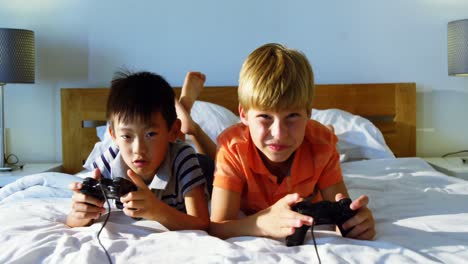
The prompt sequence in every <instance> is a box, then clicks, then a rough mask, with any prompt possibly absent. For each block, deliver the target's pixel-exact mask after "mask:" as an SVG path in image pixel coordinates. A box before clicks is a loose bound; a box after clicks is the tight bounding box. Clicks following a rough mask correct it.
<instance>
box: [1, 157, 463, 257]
mask: <svg viewBox="0 0 468 264" xmlns="http://www.w3.org/2000/svg"><path fill="white" fill-rule="evenodd" d="M342 168H343V173H344V175H345V181H346V184H347V186H348V189H349V190H350V194H351V197H352V198H353V197H357V196H358V195H360V194H367V195H369V197H370V208H371V209H372V211H373V213H374V217H375V220H376V226H377V236H376V238H375V240H374V241H360V240H353V239H348V238H343V237H340V236H338V235H337V234H336V233H334V232H331V231H328V230H319V229H323V228H320V227H316V230H315V238H316V242H317V247H318V252H319V255H320V258H321V260H322V263H463V262H466V261H467V260H468V182H467V181H463V180H459V179H456V178H453V177H449V176H445V175H443V174H441V173H438V172H436V171H434V170H432V168H431V167H430V166H429V165H427V164H426V163H425V162H424V161H422V160H421V159H417V158H413V159H382V160H368V161H359V162H351V163H344V164H343V165H342ZM74 180H80V179H79V178H77V177H75V176H71V175H65V174H58V173H47V174H37V175H31V176H28V177H25V178H23V179H21V180H19V181H17V182H14V183H12V184H10V185H8V186H6V187H4V188H2V189H0V263H106V262H107V258H106V255H105V253H104V251H103V249H102V248H101V247H100V245H99V243H98V241H97V238H96V235H97V232H98V231H99V229H100V227H101V225H102V221H101V222H99V223H96V224H94V225H92V226H90V227H82V228H73V229H72V228H68V227H67V226H65V225H64V221H65V217H66V214H67V213H68V211H69V207H70V198H69V196H70V192H69V191H68V190H67V189H66V186H67V184H68V183H69V182H71V181H74ZM100 238H101V241H102V243H103V245H104V247H105V248H106V249H107V251H108V252H109V254H110V256H111V260H112V262H113V263H240V262H242V263H316V262H317V261H318V260H317V257H316V254H315V249H314V246H313V241H312V239H311V234H310V232H309V234H308V235H307V237H306V241H305V244H304V245H303V246H298V247H286V246H285V244H284V241H283V240H274V239H268V238H258V237H236V238H232V239H228V240H221V239H218V238H215V237H212V236H209V235H208V234H207V233H206V232H203V231H193V230H187V231H176V232H174V231H172V232H170V231H167V230H166V229H165V228H164V227H163V226H161V225H159V224H158V223H155V222H150V221H144V220H142V221H134V220H132V219H131V218H129V217H127V216H125V215H123V214H122V213H121V212H112V213H111V217H110V222H109V223H107V225H106V227H105V228H104V230H103V232H102V233H101V235H100Z"/></svg>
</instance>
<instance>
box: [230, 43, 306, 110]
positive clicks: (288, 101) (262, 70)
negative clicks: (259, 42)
mask: <svg viewBox="0 0 468 264" xmlns="http://www.w3.org/2000/svg"><path fill="white" fill-rule="evenodd" d="M313 93H314V74H313V72H312V67H311V66H310V64H309V61H308V60H307V58H306V56H305V55H304V54H303V53H302V52H300V51H298V50H294V49H289V48H286V47H285V46H283V45H281V44H276V43H270V44H265V45H263V46H261V47H259V48H257V49H255V50H254V51H253V52H252V53H251V54H250V55H249V56H248V57H247V59H246V60H245V61H244V63H243V64H242V69H241V72H240V76H239V89H238V96H239V103H240V105H241V106H242V107H243V108H244V109H245V110H249V109H251V108H255V109H261V110H276V111H278V110H285V109H293V108H306V109H307V110H308V111H309V110H311V109H312V99H313Z"/></svg>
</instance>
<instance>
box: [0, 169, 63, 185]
mask: <svg viewBox="0 0 468 264" xmlns="http://www.w3.org/2000/svg"><path fill="white" fill-rule="evenodd" d="M48 171H55V172H61V171H62V163H26V164H24V166H23V168H22V169H16V170H13V171H2V172H0V187H3V186H5V185H7V184H8V183H11V182H14V181H16V180H17V179H19V178H21V177H24V176H27V175H31V174H36V173H41V172H48Z"/></svg>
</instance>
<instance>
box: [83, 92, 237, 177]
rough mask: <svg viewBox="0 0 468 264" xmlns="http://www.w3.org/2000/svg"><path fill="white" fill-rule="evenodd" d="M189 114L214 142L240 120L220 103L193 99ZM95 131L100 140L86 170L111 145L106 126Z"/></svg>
mask: <svg viewBox="0 0 468 264" xmlns="http://www.w3.org/2000/svg"><path fill="white" fill-rule="evenodd" d="M191 116H192V119H193V121H195V122H197V123H198V125H199V126H200V127H201V128H202V129H203V131H205V133H206V134H207V135H208V136H209V137H210V138H211V140H213V142H215V143H217V141H216V138H217V137H218V135H219V134H220V133H221V132H222V131H223V130H224V129H226V128H228V127H230V126H232V125H234V124H236V123H238V122H240V119H239V117H238V116H236V115H235V114H234V113H233V112H232V111H230V110H229V109H227V108H225V107H223V106H221V105H217V104H213V103H209V102H204V101H195V103H194V104H193V107H192V112H191ZM96 133H97V136H98V138H99V139H100V140H101V141H99V142H97V143H96V144H95V145H94V148H93V150H92V151H91V153H90V154H89V156H88V158H87V159H86V162H85V164H84V165H83V167H84V168H86V169H88V170H92V169H93V162H94V161H95V160H96V159H99V158H100V156H101V154H102V153H104V151H106V150H108V149H109V148H110V147H111V146H112V145H113V142H112V139H111V136H110V134H109V131H108V129H107V127H106V126H99V127H97V128H96ZM186 142H187V143H188V144H190V145H191V146H192V147H194V148H195V149H196V147H195V144H194V143H193V142H192V141H191V140H190V139H189V138H187V140H186Z"/></svg>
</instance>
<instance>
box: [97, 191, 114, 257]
mask: <svg viewBox="0 0 468 264" xmlns="http://www.w3.org/2000/svg"><path fill="white" fill-rule="evenodd" d="M99 188H100V189H101V192H102V195H103V196H104V199H106V203H107V210H108V211H109V212H108V213H107V216H106V219H104V223H102V226H101V229H99V232H98V233H97V239H98V242H99V245H101V248H102V249H103V250H104V252H105V253H106V256H107V260H108V261H109V263H110V264H112V259H111V257H110V255H109V252H107V250H106V248H105V247H104V245H103V244H102V243H101V239H100V238H99V235H100V234H101V231H102V230H103V229H104V227H105V226H106V224H107V220H109V217H110V214H111V208H110V203H109V199H107V195H106V192H105V191H104V189H103V188H102V185H101V184H99Z"/></svg>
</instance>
